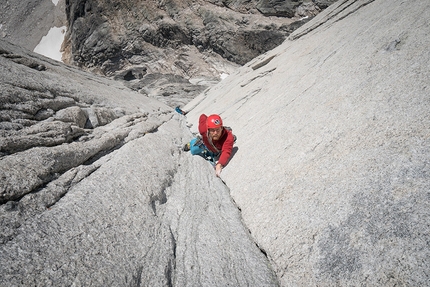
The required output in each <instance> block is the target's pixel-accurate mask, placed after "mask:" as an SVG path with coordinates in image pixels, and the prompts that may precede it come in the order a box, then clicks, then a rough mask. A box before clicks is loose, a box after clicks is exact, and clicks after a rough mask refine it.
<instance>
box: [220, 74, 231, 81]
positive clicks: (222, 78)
mask: <svg viewBox="0 0 430 287" xmlns="http://www.w3.org/2000/svg"><path fill="white" fill-rule="evenodd" d="M228 76H229V74H226V73H222V74H221V76H220V77H221V80H224V79H225V78H227V77H228Z"/></svg>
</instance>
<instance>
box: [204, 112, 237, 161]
mask: <svg viewBox="0 0 430 287" xmlns="http://www.w3.org/2000/svg"><path fill="white" fill-rule="evenodd" d="M207 118H208V117H207V116H206V115H205V114H202V115H200V118H199V133H200V134H201V135H202V138H203V143H204V144H205V146H206V147H207V148H208V149H209V150H210V151H212V152H214V153H221V155H220V157H219V160H218V163H220V164H221V165H222V166H225V165H226V164H227V162H228V160H229V159H230V155H231V151H232V150H233V144H234V137H233V133H232V132H231V131H230V130H227V129H225V128H223V131H222V134H221V137H220V138H219V140H217V141H215V140H214V141H211V140H209V138H208V134H209V132H208V128H207V126H206V119H207Z"/></svg>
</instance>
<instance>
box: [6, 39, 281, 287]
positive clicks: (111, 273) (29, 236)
mask: <svg viewBox="0 0 430 287" xmlns="http://www.w3.org/2000/svg"><path fill="white" fill-rule="evenodd" d="M0 64H1V65H0V67H1V69H0V74H1V75H2V77H1V80H0V93H1V98H0V100H1V101H0V115H1V123H0V133H1V134H0V136H1V137H0V152H1V153H0V178H1V181H0V225H1V227H2V228H1V230H0V258H1V263H0V285H1V286H32V285H38V286H67V285H74V286H142V285H144V286H186V285H193V286H197V285H198V286H214V285H217V284H221V285H224V286H226V285H234V286H278V285H279V282H278V279H277V277H276V275H275V273H274V272H273V270H272V269H271V267H270V264H269V263H268V260H267V257H265V255H264V254H263V253H262V252H261V251H260V249H259V248H258V246H257V245H256V244H255V243H254V242H253V241H252V239H251V237H250V235H249V231H248V230H247V229H246V228H245V227H244V225H243V224H242V221H241V217H240V213H239V211H238V209H237V207H236V205H235V204H234V202H233V201H232V200H231V198H230V196H229V190H228V188H227V187H226V186H225V185H224V183H223V182H222V181H221V180H219V179H217V178H215V177H214V176H213V175H212V172H211V166H210V165H208V164H207V163H206V162H205V161H203V160H202V159H200V158H192V157H190V156H189V154H183V153H182V150H181V146H182V142H184V141H185V140H187V139H189V138H190V137H191V134H190V131H189V129H188V128H187V127H186V126H185V121H184V120H183V119H180V118H179V115H178V114H177V113H176V112H173V111H172V109H171V108H169V107H168V106H166V105H164V104H162V103H160V102H158V101H155V100H153V99H151V98H148V97H145V96H143V95H142V94H139V93H136V92H133V91H131V90H129V89H127V88H126V87H124V86H122V85H121V84H120V83H119V82H116V81H113V80H108V79H106V78H103V77H98V76H94V75H91V74H88V73H85V72H82V71H79V70H77V69H75V68H72V67H68V66H65V65H63V64H61V63H58V62H55V61H53V60H49V59H47V58H44V57H43V56H39V55H37V54H34V53H30V52H26V51H24V50H22V49H20V48H19V47H17V46H14V45H11V44H8V43H6V42H3V41H0Z"/></svg>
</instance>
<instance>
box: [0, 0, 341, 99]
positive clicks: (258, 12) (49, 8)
mask: <svg viewBox="0 0 430 287" xmlns="http://www.w3.org/2000/svg"><path fill="white" fill-rule="evenodd" d="M333 2H335V0H327V1H310V0H305V1H303V0H300V1H297V0H288V1H282V2H279V1H255V0H253V1H242V0H239V1H204V0H199V1H189V0H187V1H176V0H174V1H165V2H159V1H158V2H157V1H93V0H85V1H83V0H70V1H65V0H59V1H58V3H57V4H56V5H54V4H53V3H52V1H51V0H30V1H18V0H9V1H6V2H5V3H2V4H0V8H1V9H0V19H1V22H0V36H1V37H2V38H4V39H6V40H8V41H10V42H12V43H16V44H18V45H20V46H21V47H24V48H27V49H30V50H33V49H34V48H35V46H36V45H37V44H38V43H39V42H40V40H41V38H42V36H44V35H46V34H47V33H48V31H49V30H50V28H51V27H54V26H56V27H63V26H67V34H66V36H65V42H64V45H63V51H64V53H63V58H64V61H65V62H67V63H70V64H73V65H77V66H80V67H82V68H85V69H87V70H90V71H92V72H95V73H98V74H102V75H108V76H111V77H113V78H114V79H116V80H121V81H124V82H125V84H126V85H127V86H128V87H129V88H131V89H134V90H136V91H139V92H140V93H142V94H145V95H147V96H149V97H153V98H156V99H158V100H160V101H162V102H164V103H166V104H167V105H169V106H171V107H176V106H178V105H180V106H183V105H185V104H186V103H188V102H189V101H190V100H191V99H193V98H194V97H195V96H196V95H198V94H199V93H201V92H203V91H204V90H205V89H206V88H208V87H210V86H213V85H214V84H216V83H217V82H219V80H220V79H222V78H223V77H225V76H226V75H228V74H231V73H232V72H234V70H235V69H236V68H237V67H238V66H239V65H242V64H244V63H246V62H248V61H249V60H251V59H252V58H254V57H256V56H258V55H260V54H261V53H263V52H265V51H267V50H269V49H272V48H274V47H276V46H277V45H279V44H281V43H282V41H284V40H285V38H286V37H287V36H288V35H289V34H290V33H291V32H292V31H294V30H295V29H297V28H298V27H300V25H302V24H303V23H306V22H307V21H308V20H309V19H310V18H311V17H313V16H315V15H316V14H318V13H319V12H320V11H321V9H324V8H326V7H327V5H328V3H333Z"/></svg>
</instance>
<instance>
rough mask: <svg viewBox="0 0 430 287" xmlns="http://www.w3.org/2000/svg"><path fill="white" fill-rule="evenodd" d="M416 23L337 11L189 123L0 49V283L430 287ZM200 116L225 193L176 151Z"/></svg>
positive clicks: (197, 106) (205, 167)
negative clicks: (211, 133) (208, 122)
mask: <svg viewBox="0 0 430 287" xmlns="http://www.w3.org/2000/svg"><path fill="white" fill-rule="evenodd" d="M217 5H220V3H218V4H217ZM84 8H85V6H84ZM428 11H430V3H428V2H427V1H418V0H412V1H401V0H374V1H372V0H366V1H364V0H363V1H361V0H355V1H354V0H342V1H338V2H337V3H335V4H333V5H331V6H330V7H328V8H327V9H326V10H325V11H323V12H322V13H320V14H318V15H317V16H316V17H315V18H313V19H312V20H311V21H309V22H308V23H307V24H305V25H303V26H302V27H300V28H299V29H297V30H296V31H295V32H294V33H293V34H291V35H290V36H289V39H288V40H287V41H285V42H284V43H283V44H282V45H280V46H279V47H277V48H275V49H273V50H271V51H268V52H266V53H264V54H262V55H260V56H258V57H256V58H255V59H253V60H252V61H250V62H248V63H246V64H245V65H244V66H243V67H241V68H240V69H238V70H237V71H235V73H233V74H232V75H230V76H229V77H227V78H226V79H224V80H223V81H221V82H220V83H219V84H217V85H216V86H214V87H213V88H211V89H209V90H206V91H205V92H203V93H201V94H200V95H199V96H198V97H197V98H195V99H194V100H192V101H191V102H190V103H189V104H188V105H187V106H186V107H185V110H187V111H189V113H188V114H187V117H186V118H185V117H183V116H181V115H179V114H177V113H175V112H174V111H173V110H172V108H170V107H169V106H167V105H165V104H163V103H161V102H160V101H156V100H154V99H153V98H152V97H147V96H145V95H143V94H141V93H137V92H134V91H132V90H130V89H129V88H127V87H126V86H124V85H123V84H122V82H118V81H111V80H109V79H107V78H105V77H101V76H95V75H93V74H89V73H86V72H82V71H81V70H78V69H76V68H73V67H70V66H66V65H63V64H61V63H58V62H56V61H53V60H49V59H46V58H45V57H42V56H38V55H37V54H34V53H31V52H26V51H25V50H23V49H20V48H19V47H17V46H14V45H11V44H8V43H6V42H3V41H0V74H1V77H0V93H1V94H0V95H1V98H0V99H1V102H0V115H1V123H0V132H1V135H0V153H1V154H0V178H1V180H0V196H1V200H0V225H1V226H2V229H1V231H0V258H1V261H0V285H2V286H3V285H6V286H10V285H11V286H32V285H42V286H62V285H74V286H90V285H91V286H127V285H132V286H141V285H145V286H184V285H192V286H229V285H231V286H279V285H281V286H363V285H364V286H399V285H400V286H426V285H428V275H429V274H428V266H429V265H430V263H429V258H430V254H429V250H430V248H429V244H428V242H429V241H428V238H429V235H430V234H429V233H430V226H429V222H430V216H429V215H430V212H429V210H430V209H429V207H430V206H429V190H430V180H429V178H430V177H429V175H430V169H429V162H430V150H429V147H430V142H429V136H428V135H429V134H430V130H429V127H430V125H429V124H428V123H430V113H429V111H430V100H429V92H428V83H429V80H430V72H429V69H428V67H429V63H430V54H429V52H428V47H429V46H430V42H429V41H430V38H429V37H428V35H429V33H430V31H429V27H430V25H429V19H428V17H426V15H427V14H428ZM363 23H365V25H364V24H363ZM130 71H131V72H130V73H125V74H124V75H125V76H127V78H130V79H133V78H135V79H143V75H144V73H145V71H147V69H146V68H145V67H135V68H133V69H132V70H130ZM172 75H173V74H172ZM174 80H175V77H174V76H172V78H171V81H174ZM176 80H177V82H179V80H178V79H176ZM154 87H155V86H154ZM201 113H206V114H211V113H219V114H220V115H221V116H222V118H223V120H224V123H225V124H226V125H228V126H230V127H232V128H233V132H234V134H235V135H236V136H237V141H236V148H235V153H234V156H233V158H232V160H231V161H230V163H229V164H228V165H227V166H226V167H225V168H224V169H223V172H222V174H221V177H222V180H221V179H219V178H216V177H215V175H214V172H213V168H212V166H211V165H210V164H209V163H207V162H205V161H204V160H203V159H202V158H200V157H193V156H191V155H190V154H189V153H184V152H183V151H182V149H181V148H182V146H183V144H184V143H185V142H187V141H189V140H190V139H191V137H192V136H193V134H192V133H193V132H195V130H196V123H197V119H198V117H199V115H200V114H201ZM84 120H85V123H84ZM82 125H83V126H82ZM190 128H191V130H190Z"/></svg>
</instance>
